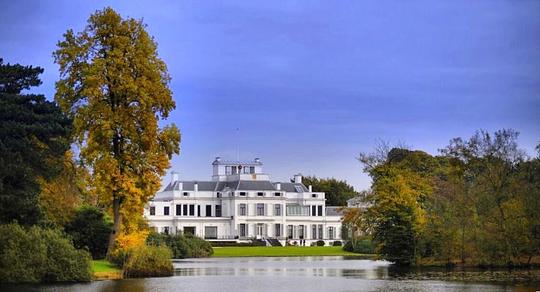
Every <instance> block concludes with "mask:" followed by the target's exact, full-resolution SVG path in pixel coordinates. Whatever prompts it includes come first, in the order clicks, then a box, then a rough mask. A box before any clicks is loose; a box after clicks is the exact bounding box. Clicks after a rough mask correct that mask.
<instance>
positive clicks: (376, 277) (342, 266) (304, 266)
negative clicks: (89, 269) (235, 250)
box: [0, 257, 540, 292]
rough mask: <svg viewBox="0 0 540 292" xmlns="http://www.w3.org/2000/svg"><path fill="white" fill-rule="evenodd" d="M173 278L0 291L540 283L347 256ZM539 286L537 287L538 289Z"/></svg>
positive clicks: (248, 262)
mask: <svg viewBox="0 0 540 292" xmlns="http://www.w3.org/2000/svg"><path fill="white" fill-rule="evenodd" d="M174 266H175V276H174V277H167V278H146V279H126V280H116V281H96V282H92V283H87V284H64V285H40V286H0V290H2V291H22V290H25V291H134V292H138V291H141V292H142V291H189V292H194V291H212V292H242V291H250V292H252V291H260V292H265V291H271V292H278V291H294V292H304V291H306V292H308V291H309V292H313V291H328V292H334V291H336V292H337V291H343V292H345V291H347V292H349V291H350V292H352V291H535V290H536V289H538V290H540V287H534V286H531V284H529V285H528V286H517V287H516V286H514V285H512V284H496V283H495V284H491V283H487V284H486V283H462V282H444V281H431V280H421V281H419V280H399V279H396V278H395V276H394V275H393V273H392V272H391V269H389V264H388V263H387V262H384V261H372V260H365V259H359V258H344V257H271V258H270V257H269V258H210V259H190V260H176V261H174ZM535 288H536V289H535Z"/></svg>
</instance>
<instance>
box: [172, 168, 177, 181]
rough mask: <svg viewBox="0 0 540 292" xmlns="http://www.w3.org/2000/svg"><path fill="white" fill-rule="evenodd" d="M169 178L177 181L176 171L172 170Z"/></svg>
mask: <svg viewBox="0 0 540 292" xmlns="http://www.w3.org/2000/svg"><path fill="white" fill-rule="evenodd" d="M171 179H172V181H173V182H175V181H177V180H178V172H176V171H174V170H173V171H172V172H171Z"/></svg>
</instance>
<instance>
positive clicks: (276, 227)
mask: <svg viewBox="0 0 540 292" xmlns="http://www.w3.org/2000/svg"><path fill="white" fill-rule="evenodd" d="M274 236H275V237H279V236H281V224H274Z"/></svg>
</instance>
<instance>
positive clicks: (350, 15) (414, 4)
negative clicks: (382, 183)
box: [0, 0, 540, 189]
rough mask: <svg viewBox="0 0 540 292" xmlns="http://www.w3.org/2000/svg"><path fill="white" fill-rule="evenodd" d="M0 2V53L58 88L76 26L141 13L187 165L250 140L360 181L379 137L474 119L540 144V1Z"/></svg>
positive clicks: (261, 152)
mask: <svg viewBox="0 0 540 292" xmlns="http://www.w3.org/2000/svg"><path fill="white" fill-rule="evenodd" d="M0 2H2V3H0V4H1V5H0V6H1V7H2V9H0V57H3V58H4V61H5V62H10V63H17V62H18V63H21V64H31V65H38V66H41V67H44V68H45V73H44V74H43V75H42V79H43V85H42V86H41V87H40V88H38V89H37V90H36V91H37V92H42V93H44V94H45V95H46V96H47V97H48V98H52V97H53V96H54V82H55V80H56V79H57V78H58V67H57V66H56V65H55V64H54V63H53V58H52V52H53V51H54V50H55V46H56V43H57V41H58V40H60V39H61V38H62V34H63V33H64V32H65V31H66V30H67V29H68V28H72V29H74V30H75V31H80V30H82V29H83V27H84V25H85V23H86V20H87V18H88V16H89V15H90V14H91V13H92V12H94V11H95V10H97V9H102V8H103V7H105V6H111V7H113V8H114V9H116V10H117V11H118V12H119V13H121V14H122V16H124V17H126V16H129V17H134V18H143V19H144V22H145V23H146V24H147V25H148V31H149V32H150V34H151V35H153V36H154V37H155V39H156V41H157V43H158V49H159V54H160V56H161V57H162V59H163V60H164V61H165V62H166V63H167V65H168V68H169V72H170V74H171V76H172V78H173V79H172V82H171V89H172V91H173V93H174V99H175V101H176V104H177V109H176V110H175V111H174V113H173V114H172V115H171V117H170V119H169V121H170V122H174V123H176V124H177V125H178V126H179V127H180V129H181V132H182V143H181V154H180V155H179V156H176V157H174V158H173V161H172V164H173V167H172V169H174V170H176V171H178V172H180V177H181V178H183V179H199V180H203V179H209V178H210V175H211V168H210V163H211V161H212V160H213V158H214V157H215V156H221V157H224V158H233V159H234V158H236V148H237V145H239V147H240V157H241V159H243V160H247V159H252V158H254V157H260V158H261V159H262V161H263V162H264V163H265V170H266V172H268V173H270V174H271V177H272V179H274V180H288V179H289V178H290V177H292V175H293V174H295V173H297V172H301V173H303V174H305V175H309V174H313V175H317V176H322V177H336V178H339V179H345V180H347V181H348V182H349V183H351V184H352V185H354V186H355V187H356V188H357V189H363V188H367V187H368V186H369V178H368V177H367V176H366V175H365V174H363V173H362V167H361V165H360V163H359V162H358V161H357V160H356V157H357V156H358V153H359V152H361V151H370V150H371V149H372V148H373V147H374V145H375V143H376V142H377V140H378V139H382V140H386V141H389V142H391V143H397V142H403V143H405V144H407V145H410V146H411V147H412V148H415V149H422V150H425V151H427V152H429V153H432V154H436V153H437V149H439V148H442V147H444V146H445V145H447V144H448V141H449V140H450V139H451V138H452V137H457V136H461V137H470V136H471V135H472V134H473V133H474V131H475V130H477V129H487V130H489V131H494V130H497V129H501V128H514V129H517V130H518V131H520V132H521V135H520V139H519V142H520V145H521V147H522V148H524V149H525V150H526V151H527V152H528V153H530V154H533V149H534V145H536V144H538V143H539V142H540V1H526V0H524V1H476V0H475V1H470V0H466V1H380V0H376V1H245V2H244V1H228V2H218V1H181V2H180V1H176V2H173V1H117V2H107V1H54V2H53V1H50V3H48V2H45V1H7V0H0ZM236 128H239V129H240V131H239V133H238V134H237V133H236V131H235V129H236ZM168 180H169V178H166V179H165V181H168Z"/></svg>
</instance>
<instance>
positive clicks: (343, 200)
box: [302, 176, 358, 206]
mask: <svg viewBox="0 0 540 292" xmlns="http://www.w3.org/2000/svg"><path fill="white" fill-rule="evenodd" d="M302 182H303V183H304V185H306V186H308V185H311V186H312V187H313V191H314V192H324V193H325V198H326V205H327V206H346V205H347V200H348V199H350V198H353V197H354V196H356V195H358V193H357V192H356V191H355V190H354V188H353V187H352V186H351V185H349V184H348V183H347V182H346V181H344V180H337V179H335V178H317V177H315V176H306V177H304V178H302Z"/></svg>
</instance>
